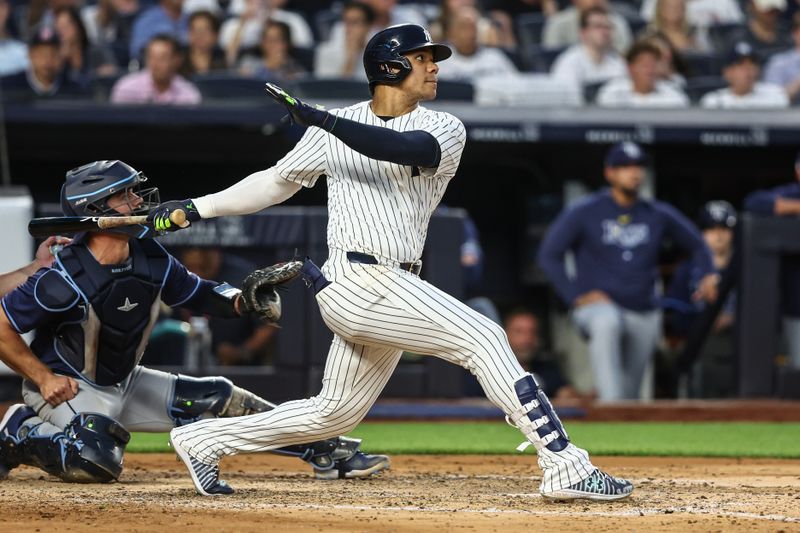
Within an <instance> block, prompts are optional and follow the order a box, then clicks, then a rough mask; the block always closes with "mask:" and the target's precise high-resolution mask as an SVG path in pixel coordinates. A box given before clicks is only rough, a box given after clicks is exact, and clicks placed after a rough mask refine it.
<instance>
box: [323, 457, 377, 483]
mask: <svg viewBox="0 0 800 533" xmlns="http://www.w3.org/2000/svg"><path fill="white" fill-rule="evenodd" d="M388 468H389V458H388V457H386V456H385V455H368V454H366V453H363V452H360V451H357V452H356V453H355V454H353V456H352V457H350V458H349V459H340V460H339V461H336V462H335V463H334V466H333V468H328V469H322V468H318V467H316V466H315V467H314V476H315V477H316V478H317V479H326V480H330V479H357V478H366V477H370V476H372V475H375V474H377V473H378V472H382V471H384V470H386V469H388Z"/></svg>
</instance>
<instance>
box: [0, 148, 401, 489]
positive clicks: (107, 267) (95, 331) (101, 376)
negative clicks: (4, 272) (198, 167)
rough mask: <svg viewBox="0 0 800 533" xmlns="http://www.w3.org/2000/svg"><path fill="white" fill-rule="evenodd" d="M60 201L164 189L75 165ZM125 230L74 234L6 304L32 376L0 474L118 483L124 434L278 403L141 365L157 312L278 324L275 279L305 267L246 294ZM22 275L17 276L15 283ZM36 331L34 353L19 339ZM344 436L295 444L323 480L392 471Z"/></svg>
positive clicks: (288, 450)
mask: <svg viewBox="0 0 800 533" xmlns="http://www.w3.org/2000/svg"><path fill="white" fill-rule="evenodd" d="M66 178H67V179H66V183H65V184H64V186H63V187H62V190H61V205H62V209H63V210H64V214H65V215H68V216H99V215H102V216H114V215H117V214H119V215H127V214H139V213H143V214H144V213H147V212H148V211H149V209H150V208H151V207H153V206H155V205H158V189H156V188H149V189H146V190H143V189H142V187H141V186H142V184H143V183H144V182H145V181H146V180H147V178H146V177H145V176H144V175H143V174H142V173H141V172H138V171H136V170H134V169H133V168H132V167H130V166H129V165H127V164H125V163H123V162H121V161H95V162H93V163H90V164H88V165H84V166H82V167H79V168H76V169H73V170H70V171H69V172H67V177H66ZM151 232H152V229H151V228H149V227H146V226H130V227H125V228H120V229H118V230H113V231H107V232H91V233H85V234H79V235H76V236H75V239H74V240H73V242H72V243H71V244H70V245H68V246H66V247H65V248H63V250H61V251H60V252H58V253H57V255H56V258H55V264H53V266H52V268H41V269H39V270H37V271H36V272H35V273H34V274H33V275H31V276H30V277H29V278H28V279H27V281H25V282H24V283H22V284H21V285H20V286H19V287H17V288H16V289H14V290H11V291H10V292H8V293H7V294H6V295H5V296H4V297H3V299H2V311H0V360H2V361H3V362H4V363H6V364H7V365H8V366H9V367H11V368H12V369H13V370H15V371H16V372H17V373H18V374H20V375H21V376H22V377H23V378H24V382H23V386H22V395H23V398H24V401H25V403H24V404H18V405H14V406H12V407H11V408H9V409H8V411H7V413H6V415H5V417H4V418H3V420H2V422H0V479H3V478H5V477H6V476H7V475H8V472H9V470H11V469H12V468H15V467H16V466H18V465H20V464H28V465H32V466H36V467H39V468H41V469H42V470H44V471H46V472H48V473H50V474H53V475H55V476H58V477H60V478H61V479H63V480H65V481H71V482H99V483H104V482H109V481H112V480H116V479H118V478H119V475H120V473H121V472H122V458H123V454H124V451H125V446H126V445H127V443H128V441H129V439H130V433H129V431H146V432H162V431H169V430H170V429H172V428H173V427H175V426H181V425H184V424H190V423H192V422H194V421H196V420H199V419H201V418H207V417H229V416H242V415H248V414H253V413H258V412H263V411H267V410H270V409H272V408H273V407H275V405H274V404H270V403H269V402H267V401H265V400H263V399H262V398H259V397H258V396H256V395H254V394H253V393H251V392H249V391H246V390H244V389H242V388H240V387H237V386H235V385H234V384H233V383H231V382H230V381H229V380H227V379H225V378H223V377H206V378H193V377H188V376H183V375H175V374H169V373H166V372H159V371H156V370H152V369H148V368H145V367H142V366H140V365H139V364H138V363H139V360H140V359H141V356H142V354H143V352H144V349H145V346H146V345H147V340H148V337H149V334H150V331H151V329H152V327H153V324H154V322H155V320H156V317H157V314H158V308H159V300H162V301H164V302H165V303H166V304H168V305H170V306H185V307H187V308H190V309H192V310H193V311H197V312H200V313H204V314H209V315H215V316H221V317H235V316H241V315H244V314H257V315H258V316H260V317H262V318H263V319H265V320H267V321H270V322H275V321H277V320H278V319H279V318H280V314H281V307H280V298H279V296H278V294H277V293H276V292H275V289H274V286H275V285H279V284H281V283H285V282H288V281H291V280H292V279H294V278H295V277H296V276H297V275H298V274H299V270H300V267H301V266H302V264H301V263H299V262H290V263H284V264H280V265H275V266H273V267H268V268H265V269H263V270H259V271H256V272H254V273H253V274H251V275H250V276H248V278H247V279H246V280H245V282H244V285H243V287H244V292H241V291H239V290H238V289H235V288H234V287H232V286H230V285H228V284H227V283H222V284H219V283H216V282H213V281H207V280H204V279H201V278H199V277H198V276H196V275H195V274H192V273H191V272H188V271H187V270H186V268H185V267H184V266H183V265H182V264H181V263H179V262H178V261H177V260H176V259H175V258H174V257H172V256H171V255H169V254H168V253H167V252H166V251H165V250H164V248H162V247H161V245H160V244H158V243H157V242H156V241H154V240H153V239H150V238H148V237H149V236H150V235H151ZM20 281H21V280H20ZM33 329H36V338H35V340H34V341H33V343H32V344H31V346H30V348H28V346H27V345H26V344H25V342H24V341H23V340H22V338H21V337H20V334H22V333H26V332H28V331H31V330H33ZM359 445H360V441H358V440H355V439H347V438H343V437H339V438H333V439H328V440H324V441H319V442H314V443H311V444H303V445H295V446H287V447H284V448H282V449H280V450H276V451H277V452H278V453H280V454H284V455H292V456H297V457H299V458H301V459H303V460H305V461H307V462H309V463H311V465H312V466H313V468H314V472H315V474H316V477H317V478H319V479H336V478H345V477H346V478H353V477H367V476H369V475H371V474H374V473H376V472H379V471H381V470H383V469H385V468H387V467H388V466H389V459H388V458H387V457H385V456H382V455H366V454H364V453H361V452H360V451H359Z"/></svg>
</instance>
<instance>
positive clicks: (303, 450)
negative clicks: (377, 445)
mask: <svg viewBox="0 0 800 533" xmlns="http://www.w3.org/2000/svg"><path fill="white" fill-rule="evenodd" d="M359 446H361V439H351V438H348V437H337V438H335V439H327V440H320V441H317V442H313V443H311V444H296V445H294V446H286V447H284V448H279V449H277V450H273V453H277V454H280V455H291V456H293V457H297V458H299V459H302V460H303V461H305V462H307V463H309V464H311V466H313V467H314V468H315V469H316V470H331V469H333V468H335V467H336V465H337V463H340V462H342V461H347V460H348V459H350V458H351V457H353V456H354V455H355V454H356V453H357V452H358V448H359Z"/></svg>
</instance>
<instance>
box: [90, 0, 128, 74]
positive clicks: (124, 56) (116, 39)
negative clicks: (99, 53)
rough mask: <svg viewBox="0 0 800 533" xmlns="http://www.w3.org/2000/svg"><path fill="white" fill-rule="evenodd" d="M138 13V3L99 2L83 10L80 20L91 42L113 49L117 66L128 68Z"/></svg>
mask: <svg viewBox="0 0 800 533" xmlns="http://www.w3.org/2000/svg"><path fill="white" fill-rule="evenodd" d="M138 13H139V0H98V2H97V3H96V4H90V5H86V6H84V7H83V8H82V9H81V20H83V25H84V27H85V28H86V36H87V37H88V38H89V42H90V43H91V44H92V45H93V46H103V47H108V48H110V49H111V50H112V51H113V52H114V54H115V56H116V60H117V63H118V65H119V66H123V67H127V66H128V62H129V59H130V47H129V43H130V41H131V36H132V33H133V22H134V20H135V19H136V15H137V14H138Z"/></svg>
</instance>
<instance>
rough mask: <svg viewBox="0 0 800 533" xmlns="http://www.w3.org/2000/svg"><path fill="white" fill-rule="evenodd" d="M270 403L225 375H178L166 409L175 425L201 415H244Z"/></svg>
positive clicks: (267, 406)
mask: <svg viewBox="0 0 800 533" xmlns="http://www.w3.org/2000/svg"><path fill="white" fill-rule="evenodd" d="M274 407H275V405H274V404H271V403H269V402H268V401H266V400H264V399H263V398H260V397H259V396H256V395H255V394H253V393H252V392H250V391H248V390H245V389H243V388H241V387H237V386H236V385H234V384H233V383H232V382H231V381H230V380H229V379H227V378H224V377H206V378H193V377H190V376H184V375H178V379H176V380H175V392H174V394H173V399H172V404H171V405H170V411H169V412H170V416H171V417H172V419H173V420H175V425H177V426H182V425H185V424H190V423H192V422H196V421H197V420H200V419H201V418H203V417H205V416H217V417H229V416H246V415H252V414H255V413H262V412H264V411H269V410H270V409H273V408H274Z"/></svg>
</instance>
